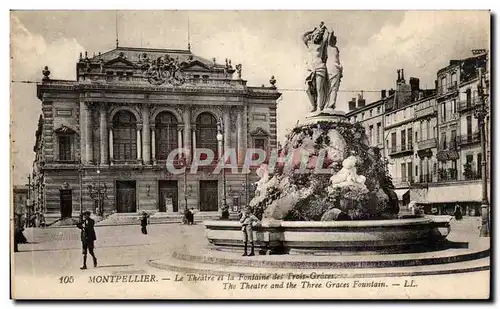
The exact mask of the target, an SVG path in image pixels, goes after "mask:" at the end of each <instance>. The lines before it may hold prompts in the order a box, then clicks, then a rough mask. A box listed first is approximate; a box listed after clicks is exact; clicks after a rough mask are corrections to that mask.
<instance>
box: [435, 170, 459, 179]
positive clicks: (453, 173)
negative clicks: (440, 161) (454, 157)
mask: <svg viewBox="0 0 500 309" xmlns="http://www.w3.org/2000/svg"><path fill="white" fill-rule="evenodd" d="M457 180H458V172H457V170H456V169H454V168H449V169H444V168H441V169H439V170H438V181H439V182H445V181H457Z"/></svg>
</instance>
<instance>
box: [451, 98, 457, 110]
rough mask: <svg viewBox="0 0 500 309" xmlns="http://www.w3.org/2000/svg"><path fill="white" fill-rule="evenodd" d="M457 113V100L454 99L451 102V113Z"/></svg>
mask: <svg viewBox="0 0 500 309" xmlns="http://www.w3.org/2000/svg"><path fill="white" fill-rule="evenodd" d="M456 112H457V100H456V99H453V100H452V101H451V113H452V114H456Z"/></svg>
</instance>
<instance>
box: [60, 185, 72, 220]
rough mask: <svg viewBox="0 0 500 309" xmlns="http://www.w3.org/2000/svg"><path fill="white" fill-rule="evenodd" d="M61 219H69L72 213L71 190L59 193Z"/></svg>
mask: <svg viewBox="0 0 500 309" xmlns="http://www.w3.org/2000/svg"><path fill="white" fill-rule="evenodd" d="M59 198H60V203H61V204H60V206H61V219H64V218H71V215H72V213H73V192H72V191H71V190H60V191H59Z"/></svg>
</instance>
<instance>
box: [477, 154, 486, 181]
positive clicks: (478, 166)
mask: <svg viewBox="0 0 500 309" xmlns="http://www.w3.org/2000/svg"><path fill="white" fill-rule="evenodd" d="M482 161H483V156H482V154H480V153H478V154H477V175H478V177H482V175H483V169H482V168H481V162H482ZM486 175H488V174H486ZM486 177H488V176H486Z"/></svg>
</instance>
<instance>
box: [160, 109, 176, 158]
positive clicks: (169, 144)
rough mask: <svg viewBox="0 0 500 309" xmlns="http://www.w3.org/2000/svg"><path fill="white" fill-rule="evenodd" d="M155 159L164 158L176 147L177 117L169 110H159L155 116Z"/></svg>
mask: <svg viewBox="0 0 500 309" xmlns="http://www.w3.org/2000/svg"><path fill="white" fill-rule="evenodd" d="M155 130H156V159H157V160H166V159H167V158H168V155H169V154H170V153H171V152H172V151H173V150H175V149H177V147H178V144H177V143H178V139H177V119H176V118H175V116H174V115H172V114H171V113H169V112H161V113H159V114H158V116H156V126H155Z"/></svg>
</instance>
